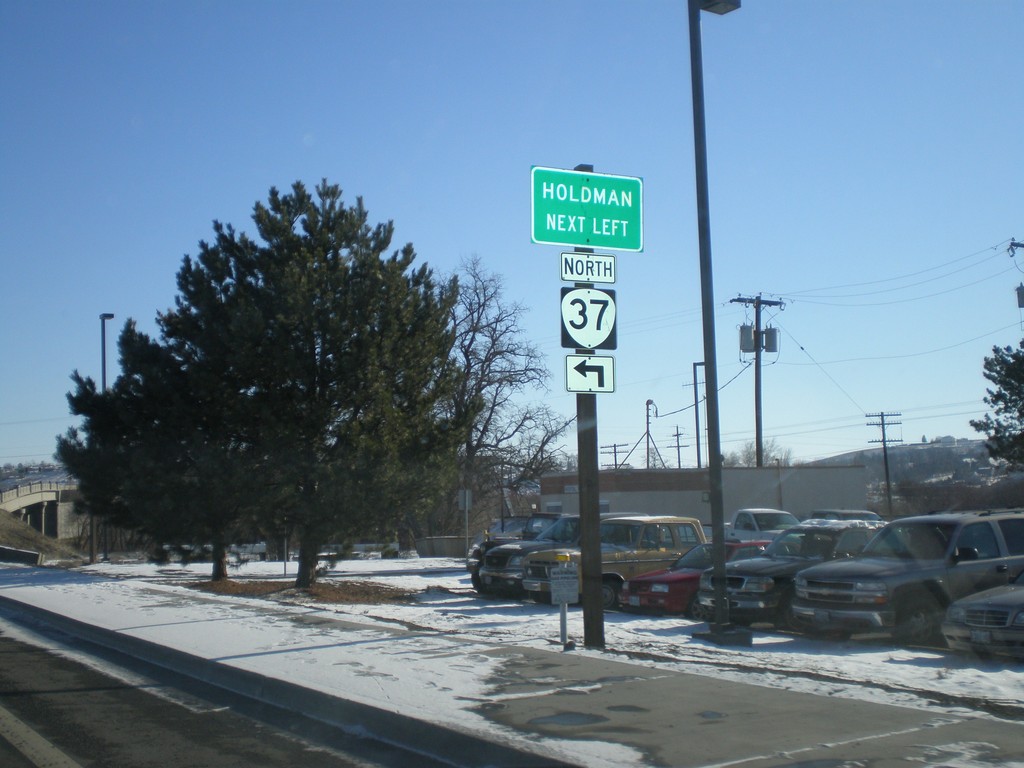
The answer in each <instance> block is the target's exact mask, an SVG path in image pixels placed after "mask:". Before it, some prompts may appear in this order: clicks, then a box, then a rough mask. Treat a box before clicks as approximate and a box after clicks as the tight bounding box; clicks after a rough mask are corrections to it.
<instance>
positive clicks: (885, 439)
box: [864, 412, 903, 519]
mask: <svg viewBox="0 0 1024 768" xmlns="http://www.w3.org/2000/svg"><path fill="white" fill-rule="evenodd" d="M902 415H903V414H902V413H881V412H880V413H866V414H864V418H866V419H878V421H869V422H868V426H869V427H881V428H882V439H881V440H871V441H870V442H872V443H881V444H882V463H883V464H884V465H885V499H886V508H887V509H888V517H889V518H890V519H892V481H891V480H890V478H889V443H902V442H903V440H902V439H900V438H897V439H896V440H891V439H890V438H889V436H888V435H887V434H886V431H885V429H886V427H894V426H898V425H900V424H902V423H903V422H902V421H889V422H886V419H887V418H891V417H893V416H902Z"/></svg>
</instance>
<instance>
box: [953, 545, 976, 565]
mask: <svg viewBox="0 0 1024 768" xmlns="http://www.w3.org/2000/svg"><path fill="white" fill-rule="evenodd" d="M954 559H955V560H956V562H958V563H963V562H966V561H968V560H977V559H978V550H977V549H975V548H974V547H959V548H958V549H957V551H956V557H955V558H954Z"/></svg>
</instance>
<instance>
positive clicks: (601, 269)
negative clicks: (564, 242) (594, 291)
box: [559, 252, 615, 283]
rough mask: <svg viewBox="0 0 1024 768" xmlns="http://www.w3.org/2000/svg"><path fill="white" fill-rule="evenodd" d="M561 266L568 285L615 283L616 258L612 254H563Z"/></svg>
mask: <svg viewBox="0 0 1024 768" xmlns="http://www.w3.org/2000/svg"><path fill="white" fill-rule="evenodd" d="M559 266H560V267H561V275H562V280H564V281H565V282H567V283H614V282H615V256H614V255H612V254H610V253H572V252H563V253H562V259H561V261H560V262H559Z"/></svg>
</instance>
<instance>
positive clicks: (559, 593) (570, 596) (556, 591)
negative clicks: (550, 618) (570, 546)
mask: <svg viewBox="0 0 1024 768" xmlns="http://www.w3.org/2000/svg"><path fill="white" fill-rule="evenodd" d="M550 579H551V581H550V583H551V602H552V603H554V604H555V605H559V604H561V603H578V602H579V600H580V578H579V571H578V570H577V568H576V564H575V563H566V564H565V565H560V566H557V567H555V568H552V569H551V577H550Z"/></svg>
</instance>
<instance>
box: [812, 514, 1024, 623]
mask: <svg viewBox="0 0 1024 768" xmlns="http://www.w3.org/2000/svg"><path fill="white" fill-rule="evenodd" d="M1021 571H1024V510H1007V511H999V512H996V511H993V512H962V513H942V514H934V515H921V516H919V517H906V518H902V519H900V520H895V521H893V522H891V523H889V524H888V525H887V526H885V528H883V529H882V530H881V531H879V533H878V535H876V536H875V538H873V539H872V540H871V541H870V542H869V543H868V545H867V546H866V547H865V548H864V550H863V551H862V552H861V553H860V554H859V555H858V556H857V557H855V558H853V559H850V560H838V561H833V562H830V563H822V564H821V565H816V566H813V567H811V568H807V569H806V570H803V571H801V572H800V573H799V574H798V575H797V577H796V598H795V599H794V600H793V605H792V613H793V619H794V620H795V621H796V622H797V623H798V625H799V626H801V627H802V628H804V629H807V630H810V631H819V632H829V633H839V634H846V635H848V634H851V633H854V632H885V633H888V634H891V635H892V636H893V637H895V639H896V640H897V641H900V642H911V643H920V642H939V641H941V635H940V634H939V625H940V622H941V621H942V617H943V613H944V612H945V610H946V607H947V606H948V605H949V604H950V603H951V602H952V601H953V600H957V599H959V598H961V597H964V596H965V595H970V594H973V593H975V592H980V591H982V590H984V589H989V588H990V587H996V586H1000V585H1003V584H1008V583H1009V582H1011V581H1013V580H1014V579H1016V578H1017V576H1018V574H1020V573H1021Z"/></svg>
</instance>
